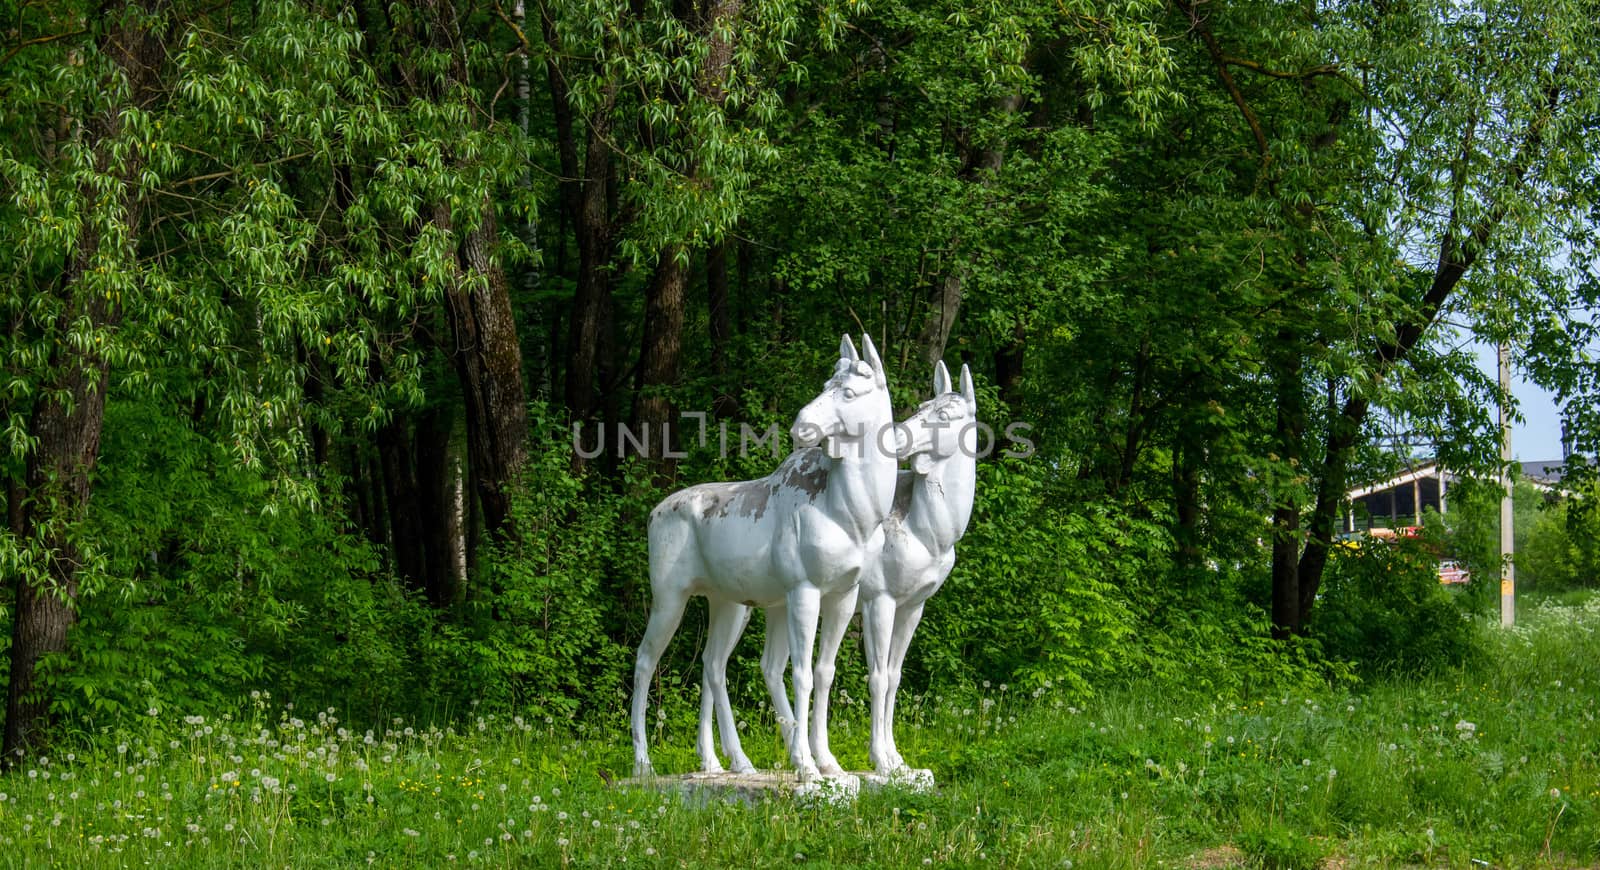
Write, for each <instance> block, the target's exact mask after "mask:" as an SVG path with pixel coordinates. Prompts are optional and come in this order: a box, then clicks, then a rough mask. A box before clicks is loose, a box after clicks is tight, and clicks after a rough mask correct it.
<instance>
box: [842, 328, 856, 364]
mask: <svg viewBox="0 0 1600 870" xmlns="http://www.w3.org/2000/svg"><path fill="white" fill-rule="evenodd" d="M839 359H846V360H849V361H851V362H860V361H861V355H860V354H858V353H856V343H855V342H853V341H851V340H850V333H848V332H847V333H845V334H844V335H842V336H840V337H839Z"/></svg>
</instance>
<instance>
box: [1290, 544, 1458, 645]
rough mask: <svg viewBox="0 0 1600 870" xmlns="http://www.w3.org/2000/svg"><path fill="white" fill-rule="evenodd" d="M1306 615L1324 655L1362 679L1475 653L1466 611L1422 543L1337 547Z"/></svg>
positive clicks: (1429, 547) (1433, 552) (1434, 553)
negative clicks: (1442, 582)
mask: <svg viewBox="0 0 1600 870" xmlns="http://www.w3.org/2000/svg"><path fill="white" fill-rule="evenodd" d="M1480 585H1481V584H1480ZM1312 618H1313V625H1312V635H1313V637H1315V638H1316V639H1318V640H1319V641H1320V642H1321V644H1322V647H1323V650H1324V651H1325V652H1326V653H1327V654H1328V655H1329V656H1331V657H1333V658H1336V659H1343V660H1348V661H1351V662H1354V663H1356V665H1357V667H1358V669H1359V670H1360V671H1361V672H1363V673H1367V674H1372V673H1378V672H1402V673H1403V672H1415V671H1425V670H1430V669H1434V668H1439V667H1446V666H1451V665H1458V664H1462V663H1464V662H1466V661H1467V660H1469V659H1471V658H1472V657H1473V656H1474V654H1475V653H1476V651H1477V642H1478V635H1477V629H1476V627H1475V625H1474V624H1473V622H1472V620H1471V618H1470V616H1469V613H1468V609H1467V608H1464V607H1463V606H1462V605H1461V603H1460V602H1458V601H1457V593H1454V592H1452V590H1450V589H1447V588H1445V587H1443V586H1441V585H1440V583H1439V577H1438V555H1437V551H1436V550H1435V548H1434V546H1433V545H1432V544H1431V543H1429V542H1425V541H1416V540H1408V539H1401V540H1399V541H1396V542H1393V543H1381V542H1375V541H1369V542H1367V543H1366V544H1365V545H1364V546H1361V547H1359V548H1346V547H1340V548H1336V549H1335V552H1334V555H1333V557H1332V558H1331V559H1330V560H1329V563H1328V573H1327V576H1326V578H1325V579H1324V581H1323V584H1322V590H1321V594H1320V598H1319V601H1318V604H1317V607H1316V610H1314V611H1313V617H1312Z"/></svg>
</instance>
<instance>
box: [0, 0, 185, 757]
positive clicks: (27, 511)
mask: <svg viewBox="0 0 1600 870" xmlns="http://www.w3.org/2000/svg"><path fill="white" fill-rule="evenodd" d="M164 5H165V4H164V3H162V2H159V0H156V2H149V3H145V4H140V5H138V6H137V7H134V6H133V5H132V4H127V5H123V6H121V7H119V8H114V9H108V10H105V12H104V14H103V15H102V16H101V17H102V19H103V20H106V21H108V22H111V27H110V28H109V29H108V30H107V31H106V32H105V34H104V35H103V36H101V38H100V40H99V42H98V45H97V50H98V51H99V52H100V53H101V54H103V55H105V56H106V57H108V58H109V59H110V60H111V61H112V63H114V64H115V65H116V66H117V67H119V68H120V70H121V72H122V73H123V74H124V75H125V76H126V77H127V80H128V95H129V101H130V103H131V105H134V106H139V107H148V105H149V103H150V102H151V101H152V100H153V99H154V97H155V94H156V84H157V76H158V74H159V71H160V67H161V65H162V63H163V62H164V61H165V57H166V53H165V45H166V42H165V39H164V34H161V33H156V32H153V31H150V30H147V29H145V27H146V25H148V24H149V23H151V22H159V21H161V20H162V19H163V17H164V9H162V8H161V7H163V6H164ZM124 108H126V107H124V106H113V107H110V108H108V109H107V110H106V111H105V112H104V113H103V114H101V115H99V116H97V117H95V118H93V119H91V120H90V122H89V128H90V129H89V131H88V135H86V136H85V140H86V141H87V142H90V143H94V146H95V147H96V148H97V149H99V151H98V153H97V154H96V156H95V160H96V163H97V164H98V166H99V167H100V169H101V171H108V170H109V169H110V166H111V160H112V155H111V153H110V150H109V148H108V145H109V144H110V143H111V142H112V140H114V139H115V138H116V137H117V136H118V134H119V133H120V131H121V124H122V110H123V109H124ZM141 168H142V162H141V160H140V159H139V158H138V157H137V156H136V155H126V156H123V157H122V165H121V167H120V169H119V175H120V176H121V178H120V180H121V181H122V182H123V183H122V189H121V190H120V191H118V192H117V193H116V194H115V195H116V196H118V197H120V199H121V204H122V207H123V209H124V214H123V221H124V223H125V225H126V226H127V228H128V238H127V240H125V242H124V244H128V245H130V246H131V245H132V244H134V243H135V241H136V240H137V238H138V233H139V225H140V206H141V203H140V202H139V201H138V200H137V199H136V198H134V197H132V196H131V195H130V192H129V191H128V187H129V185H128V184H127V179H131V178H134V177H137V175H138V174H139V172H140V170H141ZM81 193H82V196H83V197H84V199H85V201H88V202H94V201H95V200H96V199H97V198H98V197H99V196H100V195H101V193H100V192H98V191H94V190H83V191H82V192H81ZM84 227H85V229H84V232H83V236H82V237H81V238H80V239H79V242H78V249H77V251H76V253H75V254H74V256H73V258H72V261H71V263H70V264H69V265H68V267H67V269H66V270H65V273H64V274H63V276H62V280H61V281H60V283H59V285H58V289H57V290H56V291H55V292H59V293H61V294H63V296H64V297H65V298H64V299H63V300H62V303H63V304H62V308H61V313H60V315H59V318H58V320H57V323H56V329H57V331H58V333H60V334H66V333H67V332H68V331H69V329H73V328H79V326H78V325H79V324H81V323H82V322H85V321H86V322H87V323H88V324H89V325H90V327H91V328H92V329H95V330H99V329H108V328H111V327H113V326H114V324H115V322H116V320H117V317H118V313H117V312H116V311H115V310H114V309H113V308H112V307H111V303H110V302H109V301H108V300H107V299H106V298H105V294H102V293H97V292H91V291H90V290H88V289H87V288H86V287H85V286H84V285H83V282H82V278H83V276H84V275H86V274H87V272H88V270H89V264H90V263H91V262H92V261H94V260H95V259H96V258H97V256H98V255H99V254H100V253H101V252H100V248H101V245H102V243H103V242H104V241H105V240H103V239H102V238H101V237H100V236H99V235H98V234H97V232H96V231H95V230H94V229H93V227H94V223H93V222H91V221H86V222H85V224H84ZM107 244H109V243H107ZM47 292H48V291H47ZM48 365H49V368H50V371H52V372H53V373H54V377H53V383H51V384H50V385H49V388H48V389H46V390H44V391H42V392H41V393H40V394H39V399H38V404H37V405H36V406H35V408H34V411H33V416H32V419H31V421H30V423H29V432H28V434H29V436H30V437H31V438H32V439H33V443H34V448H33V450H32V452H30V453H29V455H28V458H27V463H26V470H25V472H24V475H25V477H24V485H25V487H26V498H25V500H24V503H23V504H22V505H21V510H20V511H13V517H12V520H13V528H12V531H13V533H14V534H16V535H17V536H18V537H19V538H21V539H22V540H24V541H30V540H31V541H37V542H38V543H39V544H40V545H41V546H42V548H43V551H44V559H43V564H42V565H41V566H40V573H39V574H38V575H37V576H33V577H28V576H19V577H18V578H17V580H16V583H17V589H16V613H15V615H14V621H13V623H12V639H11V672H10V680H9V683H8V685H7V687H6V723H5V736H4V740H3V745H0V758H3V759H4V761H3V763H5V764H7V765H10V764H16V763H17V762H19V761H21V760H22V759H23V758H24V757H25V756H26V755H27V753H28V752H30V751H37V750H39V748H40V747H41V746H42V740H41V737H40V728H41V726H43V724H44V723H45V720H46V718H47V716H48V713H49V710H50V699H49V697H48V696H47V694H46V691H45V687H44V686H42V685H41V684H40V683H39V679H38V677H39V674H38V665H39V662H40V660H41V659H43V658H44V657H46V656H50V655H54V654H58V653H61V652H63V651H65V650H66V648H67V633H68V631H69V629H71V627H72V625H73V623H74V622H76V620H77V598H78V565H79V556H80V554H79V553H78V551H77V548H76V547H75V545H74V543H73V536H74V533H75V527H76V526H77V524H78V523H79V522H80V521H81V520H82V519H83V517H84V515H85V514H86V513H87V511H88V507H89V495H90V486H91V480H92V475H93V472H94V466H95V462H96V461H97V460H98V459H99V455H100V434H101V429H102V427H103V425H104V423H105V402H106V390H107V388H108V387H109V386H110V378H109V371H110V366H109V362H108V361H107V360H106V359H105V358H104V357H102V356H100V355H99V354H97V353H95V352H94V351H93V350H85V351H78V350H71V349H69V348H68V347H67V346H65V345H62V344H57V345H56V349H55V351H54V352H53V353H52V355H51V358H50V360H49V362H48Z"/></svg>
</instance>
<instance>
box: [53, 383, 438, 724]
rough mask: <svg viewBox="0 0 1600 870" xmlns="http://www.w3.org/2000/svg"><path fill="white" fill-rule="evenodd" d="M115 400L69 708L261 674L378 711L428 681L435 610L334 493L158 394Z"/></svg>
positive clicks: (235, 694) (170, 699) (183, 698)
mask: <svg viewBox="0 0 1600 870" xmlns="http://www.w3.org/2000/svg"><path fill="white" fill-rule="evenodd" d="M107 414H108V422H109V424H110V425H108V427H107V429H108V435H109V437H108V438H107V440H106V443H105V447H104V450H105V459H104V461H103V462H102V463H101V469H102V470H101V474H100V480H99V484H98V488H97V492H96V498H95V501H94V502H93V504H92V512H91V516H90V518H89V520H88V528H87V529H86V534H85V537H86V539H89V540H93V541H97V542H99V545H98V546H97V547H95V548H94V549H92V550H89V551H88V554H89V559H90V564H91V565H93V567H94V571H93V574H92V582H91V583H88V584H86V586H85V590H84V595H83V597H82V598H81V599H80V604H79V618H80V624H79V625H78V627H77V628H76V629H75V630H74V632H73V635H72V643H71V645H70V646H69V648H68V652H67V653H66V654H65V655H64V656H62V657H59V658H58V659H57V660H56V661H54V662H52V663H50V665H49V667H48V673H49V674H50V678H51V680H52V682H53V683H54V685H55V688H56V691H55V693H54V694H55V698H56V702H55V704H56V712H57V714H58V715H60V716H62V717H64V718H65V719H66V720H67V721H69V722H79V723H88V722H94V723H99V724H105V723H106V722H108V721H116V720H119V719H123V718H126V717H129V716H137V715H142V714H144V713H145V712H146V711H148V710H149V709H152V708H168V709H181V710H191V711H215V710H219V709H227V708H228V707H230V706H231V705H234V704H236V703H237V701H238V698H240V697H241V696H242V695H244V694H245V693H247V692H249V691H251V690H255V689H269V690H274V691H277V692H278V693H280V695H281V696H283V697H298V698H302V699H304V700H305V701H314V702H319V703H320V702H328V703H335V704H337V705H339V706H340V707H341V708H352V709H356V710H362V711H366V712H367V713H368V714H369V715H370V714H377V713H379V712H381V711H384V710H390V709H394V708H396V707H400V706H409V705H412V704H414V703H416V702H417V701H418V699H419V698H421V697H424V696H425V692H424V691H423V690H422V683H423V680H421V679H419V677H421V676H422V675H421V674H420V673H419V672H418V670H417V668H416V662H415V661H414V655H413V652H414V649H415V647H416V645H417V643H418V641H419V639H420V638H421V637H422V636H423V635H425V634H426V633H428V632H430V631H432V627H431V618H430V616H429V614H428V613H427V611H426V608H425V606H424V605H423V604H421V603H420V602H419V601H418V600H417V599H416V598H415V597H414V596H413V595H412V594H411V593H410V592H409V591H408V590H406V589H404V588H403V587H402V585H401V584H400V583H399V582H398V581H396V580H395V579H394V578H393V577H392V575H390V574H389V573H388V572H387V571H386V570H385V569H384V566H383V563H382V560H381V558H380V556H379V553H378V551H377V550H376V549H375V548H374V547H373V545H372V544H371V543H370V542H368V541H367V540H366V539H365V538H363V537H361V536H360V535H358V534H355V533H354V532H353V531H351V530H349V529H348V528H346V526H345V524H344V521H343V520H342V519H341V518H340V514H339V513H338V512H337V511H336V510H335V509H333V508H334V507H335V506H333V505H326V504H316V503H311V502H308V501H304V500H297V499H292V498H286V497H284V495H283V494H282V493H281V492H280V491H279V490H277V489H276V488H275V487H274V486H273V485H272V483H271V481H270V480H269V479H268V478H265V477H263V476H262V475H261V474H259V473H256V472H251V471H246V470H242V469H240V468H239V467H238V466H237V464H235V463H233V462H230V461H229V457H227V456H226V455H224V453H223V450H222V449H221V448H219V447H217V446H215V445H214V444H212V443H211V442H209V441H207V440H205V439H203V438H201V437H200V436H199V435H197V434H195V433H194V432H193V431H192V430H191V428H190V426H189V425H188V423H187V422H186V421H185V420H184V419H182V418H180V417H175V416H172V415H168V414H163V413H162V412H161V409H160V408H157V407H152V406H151V405H148V404H142V403H117V402H113V403H112V404H111V406H110V408H109V409H108V412H107Z"/></svg>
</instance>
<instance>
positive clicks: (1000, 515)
mask: <svg viewBox="0 0 1600 870" xmlns="http://www.w3.org/2000/svg"><path fill="white" fill-rule="evenodd" d="M977 492H978V500H977V503H976V505H975V506H974V508H973V521H972V525H971V527H970V528H969V529H968V532H967V535H966V537H965V538H963V540H962V544H961V549H960V553H959V556H958V558H957V560H956V568H955V570H954V572H952V574H951V576H950V578H949V580H948V581H946V583H945V586H944V588H943V589H941V590H940V592H939V595H938V597H936V598H934V599H933V600H932V601H931V602H930V603H929V605H928V608H927V611H926V613H925V616H924V619H923V623H922V627H921V628H920V629H919V630H918V632H917V642H916V643H915V644H913V645H912V648H911V654H910V656H909V663H908V668H909V669H911V670H912V671H913V672H914V673H921V674H922V677H921V681H929V680H933V679H938V680H941V681H943V680H950V681H953V682H958V683H959V682H976V681H978V680H979V679H993V680H994V681H996V682H999V681H1012V682H1016V683H1018V684H1019V685H1025V686H1027V687H1028V688H1030V689H1031V688H1034V687H1038V686H1044V685H1051V684H1057V685H1060V686H1062V687H1063V688H1065V689H1066V690H1068V691H1070V692H1072V693H1076V694H1087V693H1089V692H1090V691H1091V685H1092V684H1093V683H1096V682H1099V681H1102V680H1104V679H1106V678H1107V677H1110V676H1112V675H1114V674H1119V673H1123V672H1125V671H1126V669H1127V668H1128V666H1129V665H1130V664H1131V663H1132V661H1133V647H1132V644H1131V643H1130V639H1131V636H1132V635H1133V633H1134V628H1135V625H1136V617H1135V613H1134V610H1133V609H1132V607H1131V606H1130V602H1129V601H1128V599H1127V597H1126V595H1125V593H1124V592H1123V591H1122V589H1121V588H1120V586H1121V583H1122V581H1123V580H1124V579H1125V578H1128V577H1130V576H1137V575H1138V574H1140V573H1142V572H1147V571H1151V570H1156V568H1155V566H1156V565H1157V564H1159V560H1160V559H1161V558H1162V557H1163V556H1165V554H1166V551H1165V547H1166V543H1167V542H1166V538H1165V534H1164V531H1163V530H1162V529H1161V528H1160V527H1159V526H1157V525H1155V524H1152V523H1147V522H1141V521H1139V520H1136V519H1133V518H1130V517H1127V516H1125V515H1120V514H1118V513H1117V512H1116V511H1115V510H1114V508H1110V507H1107V506H1104V505H1089V506H1087V507H1085V508H1080V509H1078V510H1062V509H1058V508H1054V507H1051V506H1049V505H1048V503H1047V502H1046V501H1045V499H1044V494H1043V492H1042V491H1041V482H1040V481H1039V480H1038V470H1037V466H1036V465H1035V466H1029V465H1028V464H1026V462H1025V461H1022V460H1017V461H1009V460H1008V461H998V462H989V463H981V464H980V465H979V476H978V490H977ZM934 675H937V677H935V676H934Z"/></svg>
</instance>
